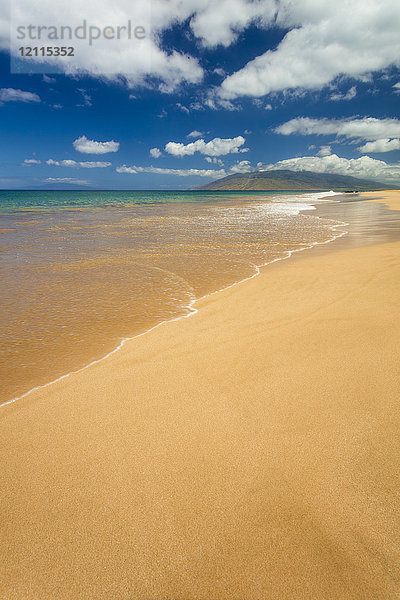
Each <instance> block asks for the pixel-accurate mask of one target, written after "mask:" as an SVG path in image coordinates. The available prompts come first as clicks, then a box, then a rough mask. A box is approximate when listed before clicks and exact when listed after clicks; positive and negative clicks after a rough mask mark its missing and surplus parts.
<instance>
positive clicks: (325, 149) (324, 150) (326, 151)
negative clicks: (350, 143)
mask: <svg viewBox="0 0 400 600" xmlns="http://www.w3.org/2000/svg"><path fill="white" fill-rule="evenodd" d="M330 154H332V149H331V147H330V146H321V147H320V149H319V150H318V152H317V156H329V155H330Z"/></svg>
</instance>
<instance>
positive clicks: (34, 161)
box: [22, 158, 42, 166]
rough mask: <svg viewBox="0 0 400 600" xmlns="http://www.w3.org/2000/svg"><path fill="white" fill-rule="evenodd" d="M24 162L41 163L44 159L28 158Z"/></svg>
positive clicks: (28, 163) (26, 163) (28, 164)
mask: <svg viewBox="0 0 400 600" xmlns="http://www.w3.org/2000/svg"><path fill="white" fill-rule="evenodd" d="M22 164H24V165H27V166H31V165H41V164H42V161H41V160H38V159H37V158H26V159H25V160H24V162H23V163H22Z"/></svg>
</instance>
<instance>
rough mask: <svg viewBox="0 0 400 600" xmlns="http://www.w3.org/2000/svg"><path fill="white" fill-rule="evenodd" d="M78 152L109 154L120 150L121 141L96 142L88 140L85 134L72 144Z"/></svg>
mask: <svg viewBox="0 0 400 600" xmlns="http://www.w3.org/2000/svg"><path fill="white" fill-rule="evenodd" d="M72 145H73V146H74V148H75V150H76V151H77V152H81V153H83V154H107V153H108V152H118V150H119V142H114V140H111V141H110V142H95V141H94V140H88V139H87V137H86V136H85V135H82V136H81V137H79V138H77V139H76V140H75V141H74V142H73V144H72Z"/></svg>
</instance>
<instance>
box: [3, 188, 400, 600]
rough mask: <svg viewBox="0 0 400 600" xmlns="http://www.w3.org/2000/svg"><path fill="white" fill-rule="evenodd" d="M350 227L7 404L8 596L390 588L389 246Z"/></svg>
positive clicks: (396, 381)
mask: <svg viewBox="0 0 400 600" xmlns="http://www.w3.org/2000/svg"><path fill="white" fill-rule="evenodd" d="M378 196H379V197H380V198H382V199H383V200H384V201H385V202H387V203H389V202H390V206H391V208H397V209H399V208H400V193H399V192H396V193H392V192H390V193H387V192H382V193H381V192H379V193H374V194H373V197H374V198H376V197H378ZM342 240H345V238H341V240H338V241H337V242H333V243H332V244H328V245H326V246H324V247H322V246H321V247H320V248H319V249H315V250H314V249H313V250H310V251H305V252H302V253H299V254H298V255H296V256H295V257H292V258H291V259H289V260H287V261H284V262H280V263H275V264H274V265H270V266H268V267H267V268H265V269H264V270H263V272H262V273H261V275H260V276H258V277H256V278H254V279H251V280H248V281H246V282H244V283H242V284H239V285H237V286H234V287H232V288H230V289H227V290H225V291H223V292H220V293H218V294H215V295H213V296H210V297H209V298H207V299H204V300H201V301H199V302H198V303H197V304H196V307H197V308H198V309H199V311H198V313H197V314H196V315H194V316H193V317H191V318H188V319H182V320H179V321H176V322H171V323H167V324H164V325H162V326H161V327H158V328H157V329H155V330H153V331H152V332H150V333H148V334H146V335H144V336H142V337H140V338H137V339H135V340H132V341H131V342H128V343H127V344H125V346H124V348H123V349H122V350H121V351H119V352H117V353H116V354H114V355H113V356H111V357H109V358H108V359H106V360H104V361H102V362H100V363H98V364H96V365H92V366H91V367H89V368H87V369H85V370H83V371H81V372H79V373H76V374H74V375H72V376H70V377H68V378H66V379H63V380H61V381H59V382H58V383H55V384H53V385H51V386H48V387H46V388H42V389H41V390H38V391H36V392H33V393H31V394H30V395H29V396H27V397H26V398H24V399H22V400H20V401H18V402H15V403H14V404H11V405H8V406H5V407H3V408H2V409H1V412H0V429H1V430H0V436H1V437H0V439H1V443H2V470H1V474H0V481H1V490H2V491H1V495H2V498H1V506H2V519H3V523H2V527H1V539H2V541H1V555H2V561H1V567H0V568H1V571H2V575H1V580H2V582H3V583H2V590H3V591H2V595H3V597H4V598H6V599H7V600H28V599H29V600H43V599H45V598H46V599H47V598H49V599H50V598H51V599H52V600H64V599H65V600H67V599H68V600H72V599H73V600H81V599H82V600H83V599H85V600H88V599H93V600H100V599H101V600H133V599H135V600H136V599H140V600H142V599H143V600H150V599H151V600H152V599H157V600H161V599H162V600H166V599H170V600H191V599H196V600H214V599H218V600H226V599H229V600H231V599H234V600H236V599H237V600H239V599H240V600H247V599H249V600H250V599H251V600H255V599H257V600H258V599H259V600H261V599H262V600H267V599H268V600H269V599H271V600H272V599H274V600H275V599H277V600H281V599H283V600H286V599H287V600H289V599H290V600H293V599H296V600H302V599H307V600H311V599H312V600H316V599H318V600H330V599H335V600H336V599H337V600H339V599H340V600H344V599H346V600H352V599H357V600H361V599H363V600H364V599H365V600H378V599H379V600H389V599H390V600H392V599H396V598H400V540H399V534H398V532H399V530H400V502H399V496H398V490H399V484H400V482H399V479H400V477H399V456H400V441H399V435H398V432H399V429H400V410H399V402H398V399H399V389H400V368H399V351H398V348H399V338H400V323H399V319H398V307H399V303H400V286H399V281H400V242H387V243H376V244H369V245H366V246H360V247H346V246H343V244H344V243H345V242H344V241H342Z"/></svg>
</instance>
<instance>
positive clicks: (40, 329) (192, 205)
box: [0, 191, 338, 401]
mask: <svg viewBox="0 0 400 600" xmlns="http://www.w3.org/2000/svg"><path fill="white" fill-rule="evenodd" d="M320 195H326V192H325V193H322V194H315V193H310V192H307V193H304V194H301V193H294V192H292V193H284V192H281V193H276V192H269V193H265V192H255V193H253V192H251V193H250V192H227V193H225V192H223V193H221V192H206V193H204V192H199V191H192V192H158V191H157V192H143V191H140V192H121V191H118V192H109V191H107V192H94V191H89V192H88V191H83V192H80V191H56V192H54V191H46V192H41V191H32V192H31V191H12V192H8V191H1V192H0V236H1V242H0V273H1V283H0V291H1V300H0V337H1V340H0V385H1V390H0V399H1V400H2V401H4V400H8V399H10V398H13V397H16V396H18V395H20V394H22V393H24V392H26V391H28V390H29V389H32V388H33V387H35V386H37V385H41V384H44V383H48V382H49V381H52V380H54V379H56V378H57V377H59V376H61V375H63V374H65V373H67V372H70V371H72V370H75V369H77V368H80V367H82V366H84V365H85V364H88V363H89V362H90V361H91V360H94V359H97V358H101V357H102V356H104V355H105V354H107V352H109V351H111V350H113V349H114V348H115V347H117V346H118V345H119V343H120V342H121V340H122V339H125V338H129V337H133V336H134V335H136V334H139V333H143V332H145V331H147V330H149V329H150V328H151V327H153V326H155V325H157V324H158V323H160V322H162V321H165V320H169V319H171V318H176V317H179V316H184V315H186V314H189V313H190V312H191V311H192V308H191V307H192V305H193V303H194V302H195V301H196V299H198V298H200V297H203V296H205V295H207V294H210V293H212V292H214V291H216V290H220V289H222V288H224V287H226V286H228V285H232V284H234V283H235V282H238V281H241V280H243V279H245V278H248V277H251V276H253V275H254V274H256V273H257V272H258V268H259V267H260V266H261V265H265V264H268V263H270V262H272V261H275V260H279V259H281V258H285V257H287V256H289V255H290V253H291V252H292V251H295V250H302V249H304V248H307V247H310V246H312V245H314V244H316V243H320V242H326V241H329V240H330V239H334V238H335V237H336V236H337V235H338V233H337V232H336V231H335V226H337V225H338V223H337V222H335V221H330V220H325V219H319V218H317V217H315V216H313V212H312V211H313V207H314V205H315V204H316V203H317V202H319V200H318V196H320Z"/></svg>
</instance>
